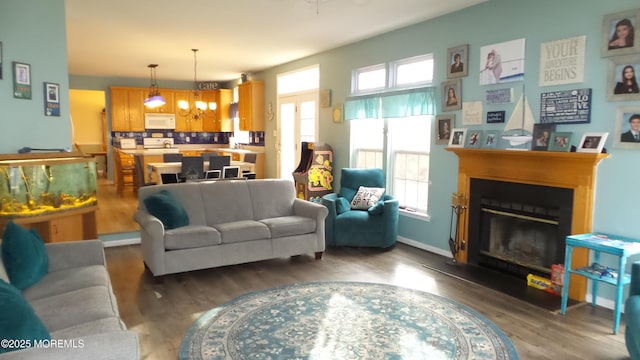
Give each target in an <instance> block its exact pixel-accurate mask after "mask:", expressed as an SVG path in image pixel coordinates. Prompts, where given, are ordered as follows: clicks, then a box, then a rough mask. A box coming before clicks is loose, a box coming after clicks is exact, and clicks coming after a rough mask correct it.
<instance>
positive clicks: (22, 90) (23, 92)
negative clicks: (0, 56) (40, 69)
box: [13, 61, 31, 99]
mask: <svg viewBox="0 0 640 360" xmlns="http://www.w3.org/2000/svg"><path fill="white" fill-rule="evenodd" d="M13 97H14V98H17V99H31V66H30V65H29V64H24V63H20V62H16V61H14V62H13Z"/></svg>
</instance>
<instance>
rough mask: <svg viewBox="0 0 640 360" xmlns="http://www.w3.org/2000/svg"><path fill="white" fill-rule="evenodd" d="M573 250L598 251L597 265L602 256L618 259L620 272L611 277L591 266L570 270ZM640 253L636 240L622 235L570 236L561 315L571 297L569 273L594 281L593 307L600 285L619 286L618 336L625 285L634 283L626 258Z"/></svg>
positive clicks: (615, 318) (615, 328)
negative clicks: (598, 272) (601, 273)
mask: <svg viewBox="0 0 640 360" xmlns="http://www.w3.org/2000/svg"><path fill="white" fill-rule="evenodd" d="M573 247H582V248H587V249H591V250H594V251H595V254H594V262H596V263H599V261H600V253H602V252H603V253H607V254H611V255H614V256H617V257H618V259H619V261H618V269H616V271H617V276H615V277H612V276H608V275H604V276H601V275H599V274H596V273H594V272H590V271H589V267H584V268H577V269H571V254H572V252H573ZM637 254H640V242H639V241H637V240H634V239H630V238H625V237H622V236H616V235H610V234H603V233H592V234H580V235H570V236H567V238H566V250H565V258H564V269H565V271H564V286H563V287H562V307H561V309H560V312H561V313H562V315H564V314H565V313H566V310H567V298H568V296H569V281H570V279H571V276H570V274H572V273H573V274H576V275H580V276H584V277H586V278H588V279H591V283H592V291H591V293H592V299H591V305H592V306H596V298H597V296H598V284H599V283H600V282H604V283H606V284H611V285H614V286H615V287H616V299H615V309H614V311H613V333H614V334H617V333H618V329H619V328H620V308H621V305H622V292H623V289H624V286H625V285H627V284H629V283H630V282H631V275H630V274H628V273H625V266H626V264H627V258H628V257H630V256H632V255H637Z"/></svg>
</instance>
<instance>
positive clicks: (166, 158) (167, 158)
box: [162, 153, 182, 162]
mask: <svg viewBox="0 0 640 360" xmlns="http://www.w3.org/2000/svg"><path fill="white" fill-rule="evenodd" d="M162 161H163V162H179V161H182V154H181V153H168V154H162Z"/></svg>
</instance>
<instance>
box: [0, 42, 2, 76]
mask: <svg viewBox="0 0 640 360" xmlns="http://www.w3.org/2000/svg"><path fill="white" fill-rule="evenodd" d="M0 80H2V41H0Z"/></svg>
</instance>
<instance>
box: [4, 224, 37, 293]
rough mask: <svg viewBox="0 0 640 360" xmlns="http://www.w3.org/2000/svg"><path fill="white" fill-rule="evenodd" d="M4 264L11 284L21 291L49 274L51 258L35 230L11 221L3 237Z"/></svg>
mask: <svg viewBox="0 0 640 360" xmlns="http://www.w3.org/2000/svg"><path fill="white" fill-rule="evenodd" d="M2 262H3V263H4V266H5V269H6V270H7V275H9V280H10V281H11V284H12V285H13V286H15V287H17V288H18V289H20V290H23V289H26V288H28V287H29V286H31V285H33V284H35V283H37V282H38V281H40V279H42V278H43V277H44V276H45V275H46V274H47V273H48V272H49V256H48V255H47V249H46V248H45V246H44V242H43V241H42V238H40V235H39V234H38V232H37V231H36V230H35V229H31V230H27V229H25V228H23V227H22V226H20V225H18V224H16V223H14V222H13V221H9V223H8V224H7V227H6V228H5V230H4V234H3V236H2Z"/></svg>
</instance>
